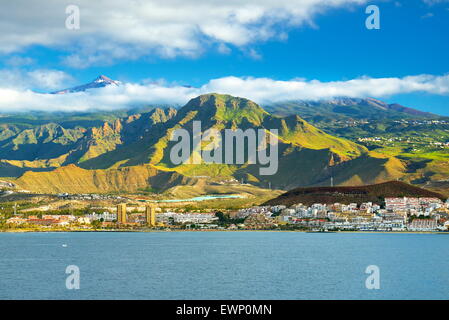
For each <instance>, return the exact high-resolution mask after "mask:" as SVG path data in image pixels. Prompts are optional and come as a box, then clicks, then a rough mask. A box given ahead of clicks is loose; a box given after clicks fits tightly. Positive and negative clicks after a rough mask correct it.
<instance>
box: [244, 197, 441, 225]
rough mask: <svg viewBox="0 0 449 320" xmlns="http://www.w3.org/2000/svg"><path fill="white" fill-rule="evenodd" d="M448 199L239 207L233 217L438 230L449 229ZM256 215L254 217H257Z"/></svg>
mask: <svg viewBox="0 0 449 320" xmlns="http://www.w3.org/2000/svg"><path fill="white" fill-rule="evenodd" d="M448 213H449V200H448V201H447V202H446V203H444V202H442V201H441V200H440V199H438V198H407V197H403V198H386V199H385V207H384V208H382V207H381V206H380V205H378V204H374V203H372V202H367V203H361V204H360V205H358V204H357V203H350V204H341V203H334V204H321V203H315V204H313V205H311V206H306V205H303V204H301V203H299V204H295V205H292V206H290V207H287V206H284V205H278V206H271V207H270V206H262V207H252V208H247V209H243V210H240V211H239V212H238V213H236V215H235V217H236V218H239V219H246V220H245V224H246V223H247V221H248V220H249V221H251V225H252V226H253V227H254V228H257V227H258V225H257V220H259V221H263V222H262V223H261V225H260V226H259V227H266V225H267V220H262V219H261V217H262V216H264V217H265V218H267V219H271V223H272V224H292V225H298V226H302V227H304V228H311V229H320V230H357V231H437V230H448V229H449V215H448ZM256 218H257V219H256Z"/></svg>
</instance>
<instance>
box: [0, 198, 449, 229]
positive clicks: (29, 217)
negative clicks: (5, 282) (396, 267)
mask: <svg viewBox="0 0 449 320" xmlns="http://www.w3.org/2000/svg"><path fill="white" fill-rule="evenodd" d="M64 197H67V195H64ZM78 197H79V196H78ZM94 198H95V197H94ZM120 199H121V200H125V198H120ZM2 209H3V208H0V210H2ZM13 209H14V213H13V214H9V215H8V214H6V213H4V212H1V211H0V227H1V230H2V231H10V232H11V231H12V232H14V231H16V232H20V231H127V230H129V231H152V230H163V231H171V230H222V231H225V230H292V231H294V230H296V231H314V232H332V231H367V232H369V231H378V232H437V231H440V232H444V231H449V199H448V200H447V201H445V202H443V201H442V200H441V199H439V198H429V197H421V198H417V197H416V198H415V197H386V198H385V200H384V202H383V203H382V204H376V203H372V202H366V203H359V204H358V203H349V204H342V203H332V204H323V203H314V204H312V205H309V206H308V205H304V204H302V203H297V204H294V205H291V206H286V205H274V206H252V207H249V208H244V209H239V210H215V209H207V210H194V209H191V210H186V209H185V208H184V209H183V208H179V207H176V208H167V207H165V208H161V207H158V204H157V203H154V202H149V203H145V204H135V203H127V202H123V203H119V204H117V205H116V206H114V207H103V208H102V207H97V208H95V211H93V209H91V210H87V211H86V212H83V211H77V212H76V213H72V214H54V212H53V213H52V214H47V213H46V211H48V208H45V207H44V208H41V213H39V214H26V213H23V212H20V211H18V210H17V205H16V206H15V207H14V208H13ZM3 211H4V210H3Z"/></svg>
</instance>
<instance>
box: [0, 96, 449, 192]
mask: <svg viewBox="0 0 449 320" xmlns="http://www.w3.org/2000/svg"><path fill="white" fill-rule="evenodd" d="M395 112H397V111H395ZM96 116H98V115H96ZM103 116H104V115H103ZM55 117H56V116H55ZM70 117H74V115H71V116H70ZM81 118H83V117H81ZM94 118H95V117H94ZM59 120H61V119H59ZM86 120H88V117H87V116H86V115H85V116H84V118H83V121H86ZM97 120H98V119H96V118H95V121H97ZM194 121H200V122H201V131H202V133H204V132H205V131H206V130H208V129H212V128H214V129H217V130H219V131H221V130H223V129H233V130H234V129H242V130H246V129H261V130H264V131H265V132H268V131H269V130H271V129H277V130H278V136H277V138H278V140H279V164H278V170H277V172H276V174H274V175H269V176H265V175H261V174H260V167H261V166H260V165H259V164H249V163H247V160H248V159H247V156H248V150H245V153H244V156H245V163H244V164H209V163H205V162H204V161H203V160H202V159H200V164H181V165H178V164H174V163H172V162H171V159H170V151H171V149H172V147H173V146H174V145H175V144H176V143H177V142H173V141H170V138H171V136H172V133H173V131H174V130H176V129H185V130H187V131H188V132H189V133H190V134H191V135H192V133H193V123H194ZM81 123H86V122H81ZM72 124H73V123H72ZM442 130H443V129H442ZM330 131H332V127H331V128H330V130H327V129H326V128H317V127H316V126H314V125H312V124H311V123H309V122H308V121H306V120H304V119H303V118H302V117H301V116H299V115H291V116H287V117H280V116H276V115H272V114H270V113H269V112H267V111H265V110H264V109H263V108H262V107H260V106H259V105H257V104H256V103H254V102H252V101H250V100H248V99H245V98H240V97H233V96H230V95H222V94H217V93H211V94H206V95H202V96H199V97H197V98H194V99H192V100H190V101H189V102H188V103H187V104H186V105H185V106H184V107H182V108H180V109H179V110H175V109H173V108H166V109H160V108H155V109H152V110H150V111H148V112H143V113H135V114H126V115H125V116H124V117H116V116H114V115H111V118H110V120H109V121H103V122H101V125H95V126H82V125H79V126H73V125H71V126H70V127H69V128H66V127H64V126H63V125H62V124H61V121H56V122H49V123H45V124H42V123H39V124H33V123H31V122H30V121H28V122H27V121H22V122H20V121H17V122H16V123H15V124H1V125H0V156H1V159H2V160H0V176H1V177H5V178H9V180H10V181H13V182H14V183H16V184H17V185H18V187H21V188H23V189H26V190H30V191H36V190H46V191H48V192H63V191H64V192H74V191H76V192H79V191H80V190H82V185H83V184H85V185H86V190H89V191H91V192H111V191H114V192H115V191H119V190H128V191H133V192H134V191H136V190H139V189H145V188H151V189H155V188H156V189H158V190H161V191H164V190H168V189H169V188H172V187H174V186H176V185H183V184H185V183H186V181H190V182H191V181H195V179H197V178H198V177H202V178H204V177H206V180H209V181H225V180H232V179H237V180H238V181H242V180H243V182H248V183H250V184H253V185H256V186H260V187H267V186H270V185H271V187H272V188H277V189H284V190H285V189H291V188H295V187H298V186H319V185H323V186H324V185H328V184H329V181H330V179H331V177H332V178H333V180H334V182H335V183H336V184H339V185H363V184H368V183H378V182H382V181H387V180H391V179H401V180H405V181H412V180H413V181H416V180H419V179H421V178H422V175H423V174H426V173H425V172H424V171H423V170H429V168H432V169H433V170H434V172H433V176H435V177H440V176H444V175H445V174H446V173H447V172H449V168H445V167H444V163H439V162H438V161H444V156H442V155H441V152H440V155H436V154H435V155H434V157H435V159H433V160H431V161H430V162H425V163H424V162H423V163H421V162H416V161H415V162H414V159H415V158H414V157H411V158H407V156H410V154H407V153H406V152H405V151H406V150H398V151H397V152H395V151H394V150H393V149H392V148H388V146H382V147H379V146H374V147H373V146H371V145H369V144H368V143H366V142H365V141H358V140H357V139H354V137H353V136H351V135H350V134H347V138H346V137H343V135H341V134H340V137H338V135H335V134H330V133H329V132H330ZM348 132H350V131H348ZM443 132H444V131H441V134H443ZM351 140H352V141H351ZM223 143H224V144H225V143H226V138H225V137H223ZM209 144H210V143H209ZM209 144H208V143H203V144H202V148H203V149H207V148H210V145H209ZM191 157H200V154H191ZM412 158H413V159H412ZM426 159H427V158H426ZM142 166H150V167H151V168H152V169H151V170H155V173H152V174H151V175H149V174H147V173H145V174H143V177H144V178H143V179H138V181H139V182H138V183H137V185H136V187H130V185H129V181H131V180H130V179H132V178H131V177H130V175H131V176H132V175H133V174H138V173H139V172H144V171H142V169H141V168H142ZM423 168H427V169H423ZM61 170H62V171H61ZM80 170H81V171H80ZM73 172H77V174H80V175H81V176H83V177H84V178H83V179H82V180H77V178H76V175H77V174H74V173H73ZM426 172H427V171H426ZM150 177H151V179H150ZM174 177H176V178H174ZM425 177H427V178H429V177H430V176H429V175H426V176H425ZM192 179H193V180H192ZM150 180H152V181H153V182H151V181H150ZM75 181H76V182H75ZM109 184H113V185H112V186H109ZM202 189H203V190H205V189H204V188H202Z"/></svg>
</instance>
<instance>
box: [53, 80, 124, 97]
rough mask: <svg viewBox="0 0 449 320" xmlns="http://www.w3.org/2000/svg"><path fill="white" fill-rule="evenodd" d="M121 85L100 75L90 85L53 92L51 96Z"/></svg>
mask: <svg viewBox="0 0 449 320" xmlns="http://www.w3.org/2000/svg"><path fill="white" fill-rule="evenodd" d="M120 84H121V82H120V81H117V80H112V79H111V78H108V77H106V76H104V75H100V76H98V77H97V78H95V79H94V80H93V81H92V82H89V83H86V84H83V85H80V86H76V87H72V88H68V89H63V90H59V91H54V92H51V94H66V93H74V92H83V91H86V90H88V89H96V88H103V87H107V86H110V85H113V86H118V85H120Z"/></svg>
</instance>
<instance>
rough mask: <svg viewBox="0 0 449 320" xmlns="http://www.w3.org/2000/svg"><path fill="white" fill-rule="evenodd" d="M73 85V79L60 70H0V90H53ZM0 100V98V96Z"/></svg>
mask: <svg viewBox="0 0 449 320" xmlns="http://www.w3.org/2000/svg"><path fill="white" fill-rule="evenodd" d="M69 84H73V78H72V77H71V76H70V75H68V74H67V73H65V72H63V71H60V70H49V69H36V70H31V71H25V70H22V69H17V68H15V69H0V88H4V89H5V88H8V89H27V88H35V89H37V90H54V89H60V88H61V87H65V86H66V85H69ZM0 99H2V97H1V96H0Z"/></svg>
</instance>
